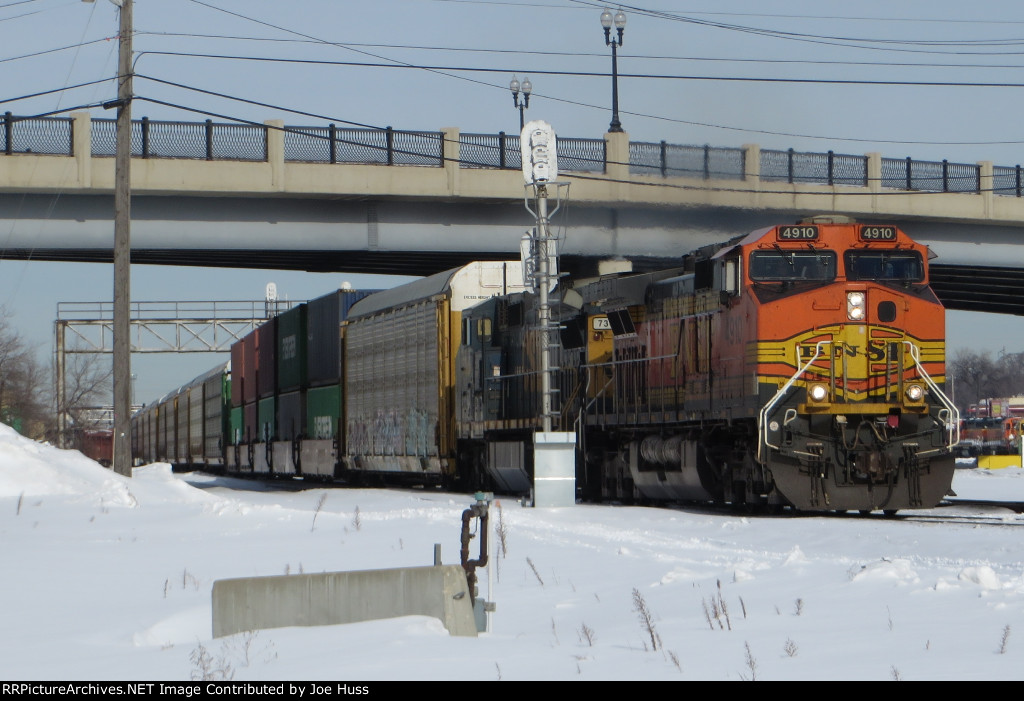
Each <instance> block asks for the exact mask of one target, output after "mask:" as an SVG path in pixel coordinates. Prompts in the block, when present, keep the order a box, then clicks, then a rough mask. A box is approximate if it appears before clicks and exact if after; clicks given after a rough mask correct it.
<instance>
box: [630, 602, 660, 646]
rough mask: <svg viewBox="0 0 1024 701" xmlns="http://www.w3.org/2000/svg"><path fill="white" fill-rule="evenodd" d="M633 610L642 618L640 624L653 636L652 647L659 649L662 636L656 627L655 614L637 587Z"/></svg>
mask: <svg viewBox="0 0 1024 701" xmlns="http://www.w3.org/2000/svg"><path fill="white" fill-rule="evenodd" d="M633 610H634V611H636V613H637V616H638V617H639V618H640V626H641V627H642V628H643V629H644V632H646V633H647V635H648V636H650V638H651V649H653V650H657V649H658V648H659V647H661V638H660V637H658V631H657V630H656V629H655V627H654V614H653V613H651V609H650V607H649V606H648V605H647V602H646V601H644V595H643V594H641V593H640V590H639V589H636V588H635V587H634V589H633Z"/></svg>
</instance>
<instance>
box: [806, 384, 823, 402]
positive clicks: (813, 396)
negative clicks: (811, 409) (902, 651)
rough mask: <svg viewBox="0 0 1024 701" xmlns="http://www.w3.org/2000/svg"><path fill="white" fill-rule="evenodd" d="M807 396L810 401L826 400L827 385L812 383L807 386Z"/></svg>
mask: <svg viewBox="0 0 1024 701" xmlns="http://www.w3.org/2000/svg"><path fill="white" fill-rule="evenodd" d="M807 398H808V399H810V400H811V401H812V402H818V403H821V402H824V401H827V400H828V387H827V386H825V385H822V384H813V385H811V386H810V387H808V388H807Z"/></svg>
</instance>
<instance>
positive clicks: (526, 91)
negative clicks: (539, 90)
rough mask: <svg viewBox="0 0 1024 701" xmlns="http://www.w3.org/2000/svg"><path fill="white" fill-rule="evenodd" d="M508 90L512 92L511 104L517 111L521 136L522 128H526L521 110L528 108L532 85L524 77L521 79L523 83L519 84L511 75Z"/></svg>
mask: <svg viewBox="0 0 1024 701" xmlns="http://www.w3.org/2000/svg"><path fill="white" fill-rule="evenodd" d="M508 89H509V90H511V91H512V104H514V105H515V106H516V109H518V110H519V133H520V134H522V133H523V127H524V126H526V122H525V121H524V119H523V110H525V109H529V108H530V93H532V92H533V83H531V82H530V79H529V78H527V77H525V76H524V77H523V82H522V83H520V82H519V80H518V79H517V78H516V77H515V76H514V75H513V76H512V82H511V83H509V84H508ZM520 89H522V91H523V101H522V102H520V101H519V90H520Z"/></svg>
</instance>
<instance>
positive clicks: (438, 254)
mask: <svg viewBox="0 0 1024 701" xmlns="http://www.w3.org/2000/svg"><path fill="white" fill-rule="evenodd" d="M2 127H3V129H2V135H0V222H2V223H3V224H2V225H3V230H4V231H5V232H7V233H6V235H5V236H4V237H3V241H4V246H3V249H2V255H3V257H6V258H15V259H19V258H22V259H28V258H31V259H34V260H77V261H110V260H111V259H112V246H113V191H114V159H113V155H114V133H115V130H114V122H113V120H105V119H91V117H90V115H89V114H88V113H77V114H75V115H73V116H72V117H70V118H31V119H21V118H18V117H15V116H13V115H11V114H10V113H8V114H6V115H5V116H4V117H3V120H2ZM132 143H133V161H132V192H133V195H132V260H133V261H134V262H138V263H163V264H171V265H199V266H211V267H248V268H268V269H269V268H281V269H298V270H303V269H304V270H311V271H339V272H360V273H400V274H413V275H420V274H429V273H432V272H436V271H438V270H442V269H445V268H448V267H452V266H455V265H459V264H461V263H463V262H465V261H468V260H472V259H500V258H507V257H509V256H517V255H518V250H519V239H520V237H521V236H522V234H523V233H524V231H525V230H526V229H528V228H529V227H530V226H531V225H532V216H531V215H529V214H528V213H527V212H526V211H525V210H524V207H523V198H524V188H523V180H522V176H521V174H520V171H519V168H520V156H519V138H518V136H514V135H505V134H497V135H486V134H463V133H460V132H459V130H458V129H454V128H448V129H441V130H439V131H436V132H428V131H423V132H409V131H395V130H391V129H347V128H336V127H335V126H333V125H331V126H329V127H289V126H286V125H285V124H284V123H283V122H280V121H277V120H272V121H268V122H266V123H264V124H214V123H212V122H210V121H207V122H200V123H187V122H155V121H150V120H147V119H143V120H139V121H137V122H135V123H134V124H133V133H132ZM558 152H559V170H560V173H561V175H560V178H559V179H560V180H563V181H568V182H570V183H571V187H570V189H569V197H568V200H567V201H566V202H563V203H562V208H561V210H560V212H559V214H558V215H557V216H556V217H555V219H554V223H555V224H556V225H559V226H561V227H563V232H564V240H563V243H562V248H561V252H562V255H563V261H564V264H565V265H566V267H568V268H575V269H582V268H585V267H587V266H589V265H592V264H593V262H594V261H596V260H599V259H606V258H629V259H631V260H634V261H635V264H636V265H637V266H639V267H645V266H654V265H659V264H662V263H663V261H664V259H666V258H672V257H675V256H678V255H680V254H682V253H685V252H687V251H689V250H691V249H693V248H695V247H697V246H701V245H704V244H706V243H711V242H714V241H719V240H722V239H724V238H727V237H729V236H732V235H735V234H737V233H742V232H745V231H749V230H752V229H754V228H758V227H761V226H768V225H772V224H776V223H779V222H785V221H793V220H795V219H798V218H800V217H803V216H807V215H811V214H821V213H836V214H845V215H849V216H852V217H854V218H856V219H857V220H859V221H865V222H888V223H896V224H899V225H900V226H901V227H902V228H904V230H906V231H907V232H908V233H909V234H910V235H912V236H914V237H915V238H916V239H918V240H919V241H921V242H923V243H926V244H928V245H930V246H931V248H932V250H933V251H934V252H935V253H936V254H937V256H938V257H937V258H936V259H935V260H934V261H933V284H934V285H935V288H936V291H937V293H938V294H939V296H940V298H942V299H943V301H944V302H945V303H946V305H947V306H948V307H950V308H954V309H965V310H979V311H993V312H1003V313H1012V314H1024V294H1022V293H1024V248H1021V247H1020V244H1021V243H1022V242H1024V240H1022V236H1024V225H1022V223H1024V197H1022V194H1024V192H1022V170H1021V168H1020V166H996V165H993V164H992V163H990V162H980V163H975V164H958V163H948V162H945V161H942V162H922V161H912V160H910V159H902V158H900V159H894V158H886V157H883V156H882V155H881V154H877V153H869V154H864V155H850V154H835V153H832V152H828V153H800V152H794V151H792V150H789V151H774V150H766V149H761V148H760V147H759V146H757V145H746V146H744V147H742V148H712V147H708V146H679V145H672V144H666V143H664V142H661V143H635V142H630V140H629V136H628V135H627V134H624V133H619V134H615V133H608V134H605V135H604V137H603V138H602V139H575V138H566V137H564V136H563V137H559V147H558Z"/></svg>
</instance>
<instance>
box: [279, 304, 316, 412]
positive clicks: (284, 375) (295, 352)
mask: <svg viewBox="0 0 1024 701" xmlns="http://www.w3.org/2000/svg"><path fill="white" fill-rule="evenodd" d="M306 319H307V313H306V305H305V304H300V305H299V306H297V307H292V308H291V309H289V310H288V311H286V312H285V313H284V314H281V315H280V316H279V317H277V390H278V392H279V393H281V392H292V391H294V390H297V389H299V388H300V387H304V386H305V385H306V377H307V374H308V373H307V372H306V367H307V357H306V340H307V339H306V334H307V327H308V325H307V322H306Z"/></svg>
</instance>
